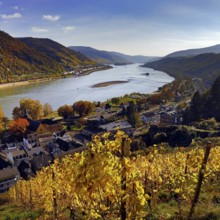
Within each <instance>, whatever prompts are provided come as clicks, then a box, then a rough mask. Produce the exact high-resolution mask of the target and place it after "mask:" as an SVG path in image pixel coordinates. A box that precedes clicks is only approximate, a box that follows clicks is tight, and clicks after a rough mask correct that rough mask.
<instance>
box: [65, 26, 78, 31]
mask: <svg viewBox="0 0 220 220" xmlns="http://www.w3.org/2000/svg"><path fill="white" fill-rule="evenodd" d="M75 29H76V27H75V26H66V27H63V30H64V32H65V33H69V32H71V31H73V30H75Z"/></svg>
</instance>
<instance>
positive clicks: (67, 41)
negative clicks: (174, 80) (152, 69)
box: [0, 0, 220, 56]
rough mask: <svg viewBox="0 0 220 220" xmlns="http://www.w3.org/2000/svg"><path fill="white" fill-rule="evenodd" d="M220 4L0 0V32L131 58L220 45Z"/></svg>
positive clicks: (170, 0)
mask: <svg viewBox="0 0 220 220" xmlns="http://www.w3.org/2000/svg"><path fill="white" fill-rule="evenodd" d="M219 9H220V1H217V0H209V1H206V0H200V1H199V0H194V1H192V0H186V1H181V2H180V1H178V0H167V1H163V0H157V1H146V0H117V1H116V0H111V1H103V0H93V1H91V0H90V1H89V0H83V1H79V0H63V1H52V0H30V1H27V0H0V23H1V28H0V29H1V30H3V31H5V32H7V33H9V34H10V35H11V36H13V37H39V38H50V39H52V40H54V41H57V42H59V43H61V44H63V45H65V46H89V47H93V48H95V49H98V50H106V51H116V52H120V53H124V54H129V55H147V56H165V55H167V54H169V53H172V52H175V51H178V50H186V49H192V48H193V49H194V48H202V47H208V46H212V45H216V44H219V39H218V38H219V36H220V30H219V21H220V14H219Z"/></svg>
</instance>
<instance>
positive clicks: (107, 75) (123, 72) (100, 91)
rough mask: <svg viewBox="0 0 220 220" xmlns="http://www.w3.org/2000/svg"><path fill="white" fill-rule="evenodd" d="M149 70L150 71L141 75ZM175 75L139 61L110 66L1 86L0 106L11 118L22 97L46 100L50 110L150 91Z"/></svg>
mask: <svg viewBox="0 0 220 220" xmlns="http://www.w3.org/2000/svg"><path fill="white" fill-rule="evenodd" d="M145 73H149V75H148V76H147V75H144V74H145ZM116 80H123V81H124V80H127V81H129V82H128V83H123V84H116V85H111V86H107V87H100V88H93V87H92V86H93V85H94V84H97V83H101V82H107V81H116ZM173 80H174V79H173V78H172V77H171V76H169V75H167V74H166V73H164V72H161V71H157V70H153V69H150V68H144V67H140V66H139V64H131V65H125V66H113V68H112V69H109V70H103V71H97V72H94V73H91V74H89V75H86V76H81V77H72V78H65V79H56V80H52V81H44V82H37V83H31V84H26V85H17V86H13V87H6V88H0V106H1V107H2V108H3V111H4V114H5V116H7V117H9V118H11V117H12V115H11V113H12V110H13V108H14V107H16V106H19V101H20V99H22V98H31V99H35V100H40V101H41V103H42V104H45V103H49V104H50V105H51V106H52V107H53V110H56V109H57V108H58V107H60V106H62V105H64V104H69V105H72V104H73V103H74V102H76V101H78V100H88V101H105V100H107V99H109V98H113V97H118V96H123V95H125V94H130V93H133V92H139V93H152V92H154V91H156V90H157V89H158V88H159V87H161V86H163V85H164V84H166V83H169V82H171V81H173Z"/></svg>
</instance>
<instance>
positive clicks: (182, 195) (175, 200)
mask: <svg viewBox="0 0 220 220" xmlns="http://www.w3.org/2000/svg"><path fill="white" fill-rule="evenodd" d="M129 146H130V139H129V138H128V137H127V135H125V134H124V133H123V132H122V131H118V132H117V133H116V134H115V135H114V136H112V135H111V134H109V133H105V134H104V135H102V136H96V137H95V138H94V139H93V141H92V143H90V145H89V146H88V150H86V151H84V152H82V153H76V154H74V155H71V156H66V157H65V158H63V159H59V160H58V159H57V160H55V161H54V163H53V164H52V165H51V166H49V167H46V168H44V169H43V170H41V171H40V172H39V173H38V174H37V176H36V177H35V178H31V179H30V180H29V181H24V180H20V181H19V182H18V183H17V184H16V185H15V186H14V187H13V188H11V189H10V191H9V192H8V196H9V198H10V201H11V203H16V204H20V205H22V207H26V208H28V209H32V210H41V215H40V217H39V219H76V220H81V219H91V220H93V219H103V220H104V219H106V220H117V219H121V220H123V219H124V220H125V219H130V220H136V219H137V220H140V219H191V218H192V219H193V216H194V215H195V214H196V213H197V206H196V203H197V201H196V200H195V192H196V191H197V193H199V191H198V190H200V188H199V189H198V185H199V184H198V182H199V181H200V183H201V193H200V197H199V194H198V198H197V199H198V203H200V200H201V199H203V200H205V203H206V205H207V206H206V207H207V209H208V204H209V203H210V202H212V201H213V199H214V198H213V194H212V193H210V192H212V191H213V190H214V189H215V198H216V201H217V202H218V201H219V202H220V191H219V192H218V193H219V194H216V189H219V186H218V185H219V181H220V178H219V174H220V159H219V158H220V147H216V146H215V147H212V149H211V151H210V154H209V155H206V156H207V158H206V159H208V161H207V164H206V166H205V163H204V155H205V152H206V148H203V147H200V148H193V149H187V148H175V149H172V150H170V149H169V150H167V149H166V148H164V147H160V146H155V147H153V148H152V149H151V150H149V151H148V152H145V153H143V152H142V153H141V154H138V153H136V154H134V153H131V152H130V147H129ZM209 150H210V149H209ZM202 164H203V166H202ZM203 195H206V197H205V198H203ZM218 196H219V197H218ZM209 197H210V198H209ZM209 199H210V201H209ZM168 204H169V208H168ZM192 205H194V207H193V208H194V209H195V210H194V209H193V210H192ZM198 205H199V204H198ZM166 207H167V208H166ZM190 208H191V216H189V215H190V214H189V213H190ZM210 212H211V211H210ZM210 212H209V210H204V213H210ZM195 219H198V218H195ZM201 219H202V218H201ZM204 219H205V218H204ZM207 219H209V218H207ZM214 219H217V218H214Z"/></svg>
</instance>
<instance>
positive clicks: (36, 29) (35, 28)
mask: <svg viewBox="0 0 220 220" xmlns="http://www.w3.org/2000/svg"><path fill="white" fill-rule="evenodd" d="M31 31H32V32H35V33H47V32H49V30H48V29H45V28H40V27H32V28H31Z"/></svg>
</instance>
